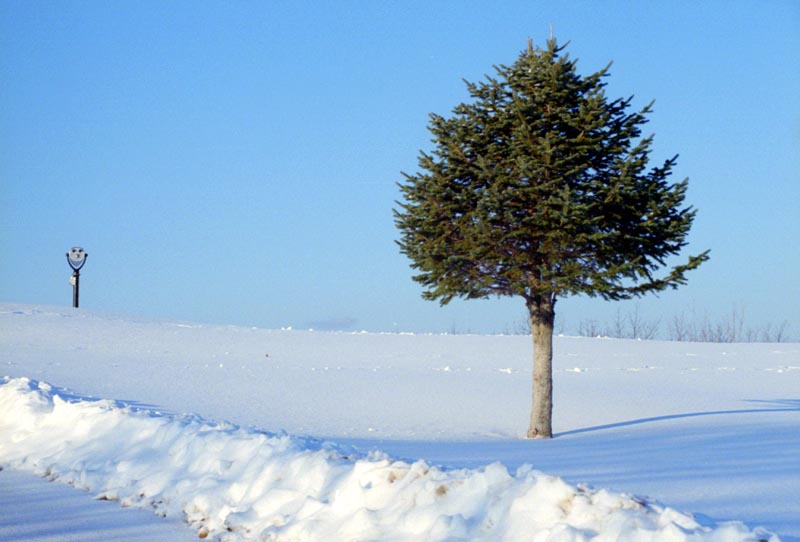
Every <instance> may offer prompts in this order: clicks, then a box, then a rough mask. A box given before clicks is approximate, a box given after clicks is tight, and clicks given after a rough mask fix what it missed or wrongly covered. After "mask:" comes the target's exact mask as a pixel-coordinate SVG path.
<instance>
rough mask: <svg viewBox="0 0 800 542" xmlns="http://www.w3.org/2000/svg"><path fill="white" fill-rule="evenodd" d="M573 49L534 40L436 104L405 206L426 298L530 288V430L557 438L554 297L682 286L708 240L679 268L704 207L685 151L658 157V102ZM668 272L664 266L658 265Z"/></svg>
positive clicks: (402, 242) (407, 249)
mask: <svg viewBox="0 0 800 542" xmlns="http://www.w3.org/2000/svg"><path fill="white" fill-rule="evenodd" d="M565 47H566V46H560V45H558V43H557V41H556V40H555V39H554V38H551V39H550V40H549V41H548V42H547V45H546V48H544V49H541V48H539V47H536V48H534V47H533V44H532V43H531V41H530V40H529V41H528V47H527V49H525V50H523V51H522V52H521V53H520V55H519V57H518V59H517V61H516V62H515V63H514V64H512V65H511V66H505V65H500V66H495V71H496V75H495V76H494V77H490V76H486V78H485V80H484V81H482V82H479V83H470V82H465V83H466V86H467V90H468V92H469V95H470V97H471V100H470V101H469V102H467V103H461V104H458V105H457V106H456V107H455V108H454V109H453V111H452V113H453V114H452V115H451V116H450V117H442V116H439V115H436V114H431V115H430V123H429V125H428V129H429V131H430V132H431V134H432V135H433V140H432V141H433V143H434V148H433V150H432V151H431V152H430V153H426V152H420V157H419V169H420V172H419V173H415V174H413V175H409V174H405V173H404V174H403V175H404V177H405V181H404V182H402V183H400V184H399V186H400V190H401V193H402V196H403V200H404V201H402V202H398V204H397V205H398V208H397V209H395V210H394V213H395V223H396V225H397V227H398V229H399V232H400V239H399V241H398V244H399V246H400V249H401V252H402V253H404V254H405V255H406V256H408V258H409V259H410V260H411V266H412V268H414V269H415V270H416V271H417V274H416V275H415V276H414V280H415V281H417V282H419V283H420V284H421V285H422V286H423V287H424V291H423V294H422V296H423V298H425V299H429V300H439V301H440V302H441V304H443V305H444V304H446V303H448V302H449V301H451V300H452V299H453V298H455V297H460V298H465V299H476V298H487V297H491V296H519V297H521V298H522V299H523V300H524V302H525V305H526V307H527V310H528V314H529V318H530V327H531V334H532V337H533V344H534V360H533V390H532V392H533V394H532V395H533V400H532V408H531V419H530V427H529V430H528V437H529V438H548V437H551V436H552V355H553V351H552V337H553V322H554V318H555V305H556V301H557V300H558V299H560V298H563V297H565V296H571V295H579V294H585V295H588V296H592V297H595V296H596V297H601V298H603V299H606V300H620V299H628V298H632V297H636V296H641V295H643V294H646V293H648V292H658V291H661V290H665V289H668V288H676V287H677V286H679V285H682V284H685V283H686V278H685V274H686V272H687V271H689V270H692V269H694V268H696V267H697V266H699V265H700V264H701V263H702V262H703V261H705V260H706V259H708V251H706V252H703V253H701V254H699V255H697V256H690V257H689V258H688V261H687V262H686V263H684V264H680V265H674V266H670V265H668V263H667V259H668V258H669V257H671V256H674V255H677V254H678V253H679V252H680V251H681V249H682V248H683V247H684V246H685V245H686V243H687V242H686V237H687V234H688V233H689V229H690V227H691V225H692V221H693V219H694V216H695V211H694V210H693V209H692V208H691V207H684V206H683V201H684V197H685V194H686V189H687V186H688V184H687V183H688V181H687V180H685V179H684V180H683V181H680V182H676V183H670V182H668V178H669V177H670V174H671V172H672V168H673V166H674V165H675V163H676V159H677V156H676V157H674V158H671V159H669V160H667V161H665V162H664V163H663V164H660V165H656V166H653V167H650V166H649V155H650V151H651V145H652V142H653V136H652V135H650V136H645V137H643V136H642V135H641V128H642V125H643V124H645V123H646V122H647V119H646V115H647V114H648V113H649V111H650V110H651V105H652V103H651V104H650V105H648V106H646V107H645V108H644V109H642V110H641V111H633V112H631V111H629V110H630V104H631V100H632V98H625V99H622V98H620V99H614V100H611V99H609V98H608V97H606V95H605V90H604V87H605V83H604V79H605V78H606V77H607V76H608V69H609V67H610V64H609V66H606V68H604V69H602V70H600V71H598V72H596V73H593V74H591V75H588V76H581V75H579V74H578V73H577V70H576V62H575V61H573V60H571V59H570V58H569V55H568V54H567V53H565V52H564V49H565ZM663 268H666V271H663V272H662V273H660V276H657V275H656V272H657V271H659V270H660V269H663Z"/></svg>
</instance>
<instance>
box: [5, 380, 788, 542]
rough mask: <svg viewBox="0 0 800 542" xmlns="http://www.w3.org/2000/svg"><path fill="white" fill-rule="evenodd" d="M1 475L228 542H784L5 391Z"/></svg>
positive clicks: (46, 393) (485, 474) (648, 506)
mask: <svg viewBox="0 0 800 542" xmlns="http://www.w3.org/2000/svg"><path fill="white" fill-rule="evenodd" d="M0 462H2V463H3V464H5V465H10V466H11V467H13V468H17V469H25V470H32V471H34V472H36V473H38V474H40V475H43V476H47V477H49V478H51V479H54V480H55V479H57V480H60V481H62V482H67V483H69V484H71V485H74V486H76V487H80V488H85V489H88V490H90V491H92V492H94V493H96V494H97V495H98V498H101V499H108V500H115V501H119V502H120V503H121V504H122V505H123V506H139V507H152V508H153V509H155V511H156V513H158V514H162V515H170V516H174V515H178V516H180V515H182V516H183V517H185V519H186V521H187V522H188V523H189V524H190V525H192V526H193V527H194V528H195V529H197V531H198V534H199V536H200V537H201V538H206V537H209V538H215V539H219V540H226V541H244V540H280V541H287V542H288V541H309V542H310V541H325V542H331V541H350V540H353V541H355V540H359V541H367V540H369V541H376V542H377V541H392V542H395V541H398V542H399V541H429V542H433V541H445V540H447V541H452V542H455V541H471V542H479V541H487V542H489V541H492V542H496V541H506V542H514V541H520V542H521V541H550V542H556V541H588V540H592V541H597V542H600V541H625V542H637V541H641V542H644V541H653V542H656V541H657V542H672V541H675V542H677V541H698V542H699V541H709V542H712V541H713V542H734V541H742V542H744V541H756V540H767V539H770V540H778V538H777V537H771V538H770V535H769V534H767V533H765V532H763V531H761V530H756V531H751V530H749V529H748V528H747V527H745V526H744V525H743V524H741V523H738V522H724V523H719V524H713V525H705V526H701V525H700V524H698V522H697V521H695V519H693V518H692V516H690V515H687V514H684V513H680V512H677V511H675V510H672V509H670V508H667V507H664V506H661V505H659V504H656V503H651V502H646V501H645V500H643V499H639V498H636V497H632V496H629V495H624V494H615V493H611V492H607V491H604V490H593V489H588V488H585V487H580V486H579V487H573V486H571V485H569V484H567V483H565V482H564V481H563V480H561V479H560V478H557V477H553V476H548V475H546V474H542V473H540V472H537V471H535V470H532V469H531V468H530V467H528V466H523V467H520V468H519V469H517V471H516V472H515V473H513V474H511V473H509V472H508V470H507V469H506V468H505V467H504V466H502V465H500V464H499V463H496V464H492V465H489V466H486V467H484V468H479V469H461V470H442V469H438V468H432V467H429V466H428V465H427V464H426V463H425V462H423V461H417V462H414V463H406V462H403V461H393V460H392V459H390V458H389V457H387V456H385V455H383V454H378V453H373V454H369V455H362V456H359V454H355V453H348V452H347V451H346V450H343V449H337V447H335V446H334V445H332V444H326V443H322V442H319V441H315V440H313V439H303V438H298V437H292V436H289V435H285V434H283V435H278V434H267V433H263V432H259V431H255V430H248V429H244V428H240V427H237V426H234V425H230V424H215V423H212V422H208V421H204V420H203V419H201V418H199V417H197V416H174V415H163V414H160V413H158V412H154V411H150V410H145V409H137V408H133V407H131V406H126V405H124V404H121V403H118V402H113V401H109V400H88V399H85V398H79V397H75V396H72V395H70V394H68V393H65V392H64V391H59V390H57V389H55V388H53V387H51V386H50V385H48V384H46V383H43V382H36V381H33V380H30V379H28V378H6V379H4V380H3V381H2V385H0Z"/></svg>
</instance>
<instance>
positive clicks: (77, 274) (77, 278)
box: [67, 247, 89, 309]
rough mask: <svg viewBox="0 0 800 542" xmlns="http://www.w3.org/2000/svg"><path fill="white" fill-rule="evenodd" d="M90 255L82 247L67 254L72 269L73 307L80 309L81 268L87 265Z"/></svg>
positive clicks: (72, 249) (75, 248)
mask: <svg viewBox="0 0 800 542" xmlns="http://www.w3.org/2000/svg"><path fill="white" fill-rule="evenodd" d="M88 257H89V254H87V253H86V251H85V250H83V249H82V248H81V247H72V248H71V249H69V252H67V263H69V266H70V267H71V268H72V276H71V277H70V279H69V283H70V284H72V306H73V307H75V308H76V309H77V308H78V296H79V295H80V289H81V267H83V266H84V264H85V263H86V258H88Z"/></svg>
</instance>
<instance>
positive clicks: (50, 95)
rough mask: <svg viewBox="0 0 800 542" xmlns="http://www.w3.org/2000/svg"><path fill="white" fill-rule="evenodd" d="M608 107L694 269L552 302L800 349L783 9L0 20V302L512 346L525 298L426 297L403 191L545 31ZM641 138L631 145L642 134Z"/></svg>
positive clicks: (566, 317) (237, 13) (501, 9)
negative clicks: (627, 123) (666, 163)
mask: <svg viewBox="0 0 800 542" xmlns="http://www.w3.org/2000/svg"><path fill="white" fill-rule="evenodd" d="M551 28H552V31H553V33H554V35H555V36H556V37H557V38H558V39H559V41H561V42H566V41H569V42H570V44H569V46H568V49H567V51H568V52H569V54H570V56H571V57H572V58H577V59H579V62H578V70H579V72H580V73H582V74H589V73H592V72H594V71H597V70H599V69H601V68H603V67H604V66H606V64H608V62H610V61H613V65H612V67H611V75H610V77H609V78H607V79H606V82H607V84H608V86H607V94H608V96H609V97H610V98H617V97H627V96H631V95H633V96H634V101H633V104H634V106H635V107H641V106H644V105H645V104H647V103H649V102H650V101H651V100H655V106H654V112H653V113H652V114H651V115H650V116H649V121H650V122H649V124H648V125H647V126H646V127H645V131H646V132H647V133H654V134H655V141H654V144H653V155H652V158H653V163H654V164H655V163H660V162H661V161H663V160H664V159H667V158H669V157H671V156H673V155H675V154H678V155H679V159H678V163H677V166H676V167H675V169H674V176H673V180H675V181H679V180H681V179H683V178H684V177H688V178H689V191H688V195H687V201H686V203H687V204H688V205H691V206H693V207H694V208H696V209H697V210H698V213H697V217H696V219H695V223H694V226H693V229H692V231H691V234H690V236H689V239H688V240H689V246H688V247H687V249H686V252H685V253H684V254H683V255H682V256H681V257H680V258H679V259H676V260H675V262H676V263H677V262H678V261H682V260H684V259H685V258H686V256H688V255H689V254H697V253H699V252H701V251H703V250H705V249H710V250H711V259H710V261H708V262H707V263H706V264H704V265H703V266H701V268H699V269H698V270H696V271H694V272H692V273H691V274H690V275H689V284H688V285H687V286H685V287H682V288H681V289H679V290H676V291H670V292H665V293H662V294H660V295H659V296H652V295H651V296H648V297H645V298H641V299H638V300H634V301H626V302H615V303H611V302H605V301H602V300H600V299H589V298H586V297H575V298H567V299H563V300H560V301H559V303H558V305H557V306H556V312H557V331H560V332H565V333H574V332H577V330H578V329H579V328H581V327H585V324H586V323H587V322H591V321H594V322H601V323H602V322H610V321H613V320H615V319H617V318H620V317H623V318H624V317H626V316H628V315H632V314H634V313H638V314H639V315H640V316H641V317H642V318H644V319H646V320H648V321H651V322H660V324H661V327H662V330H663V331H662V334H663V335H665V336H666V334H667V328H668V326H669V325H670V322H672V321H673V320H674V319H675V318H678V317H681V318H685V319H689V320H693V321H698V322H699V321H709V322H715V323H721V322H726V321H728V320H729V319H730V318H731V317H732V315H734V314H736V315H737V316H738V317H744V319H745V321H746V325H747V326H750V327H752V328H753V329H762V328H764V327H765V326H767V325H771V326H775V325H780V324H781V323H783V322H786V323H787V324H788V332H789V334H790V335H792V336H793V337H794V338H797V339H800V286H798V282H799V280H798V277H800V273H798V271H797V270H798V267H800V241H798V239H800V211H798V209H800V182H798V181H800V99H798V96H800V3H798V2H796V1H795V0H767V1H756V0H753V1H736V0H733V1H708V2H689V1H675V2H646V1H640V2H634V1H607V2H602V1H586V2H580V1H579V2H560V1H559V2H538V1H530V0H529V1H519V2H517V1H509V2H473V1H440V2H431V1H408V2H388V1H387V2H376V1H364V2H356V1H340V2H304V1H293V2H289V1H286V2H283V1H276V2H186V1H175V2H157V1H143V2H127V3H123V2H100V1H84V2H76V1H66V2H43V1H30V0H23V1H15V0H2V1H0V247H2V250H3V254H4V258H3V259H2V261H0V300H2V301H9V302H19V303H37V304H51V305H70V304H71V302H72V287H71V286H70V285H69V282H68V280H69V277H70V274H71V269H70V268H69V267H68V265H67V261H66V258H65V256H64V255H65V253H66V251H67V250H69V249H70V247H73V246H81V247H83V248H84V249H85V250H86V252H87V253H88V254H89V257H88V260H87V263H86V265H85V267H84V269H83V271H82V274H81V291H80V295H81V306H82V307H86V308H92V309H96V310H102V311H110V312H122V313H128V314H140V315H151V316H157V317H166V318H174V319H179V320H189V321H196V322H210V323H224V324H236V325H247V326H258V327H269V328H277V327H288V326H292V327H295V328H309V327H311V328H315V329H344V330H351V329H352V330H361V329H364V330H369V331H417V332H451V333H468V332H471V333H504V332H518V331H519V330H520V329H521V328H523V327H524V322H525V318H526V316H525V308H524V303H523V302H522V300H521V299H514V298H504V299H490V300H471V301H460V300H456V301H453V302H452V303H450V305H448V306H446V307H441V306H439V304H438V303H436V302H430V301H424V300H422V299H421V298H420V294H421V291H422V290H421V287H420V286H419V285H418V284H417V283H415V282H414V281H412V279H411V277H412V275H413V274H414V272H413V270H412V269H411V268H410V267H409V261H408V260H407V259H406V258H405V256H403V255H402V254H400V252H399V250H398V247H397V245H396V243H395V241H396V240H397V239H398V237H399V235H398V232H397V230H396V228H395V225H394V219H393V216H392V209H393V208H394V207H396V200H398V199H399V198H400V194H399V190H398V188H397V184H396V183H398V182H400V181H402V179H403V177H402V175H401V172H403V171H405V172H414V171H417V157H418V155H419V152H420V150H426V149H430V148H431V146H432V145H431V142H430V134H429V132H428V131H427V122H428V115H429V114H430V113H437V114H441V115H445V116H446V115H448V114H449V113H450V112H451V110H452V108H453V107H454V106H456V105H457V104H458V103H460V102H462V101H465V100H468V98H469V97H468V94H467V93H466V90H465V86H464V83H463V80H464V79H466V80H468V81H478V80H481V79H482V78H483V77H484V76H485V75H487V74H492V73H493V66H494V65H497V64H511V63H513V62H514V61H515V60H516V58H517V56H518V54H519V52H520V51H521V50H522V49H524V48H525V46H526V43H527V40H528V38H531V39H532V40H533V41H534V43H535V44H537V45H544V42H545V40H546V39H547V38H548V36H549V34H550V31H551ZM648 131H649V132H648Z"/></svg>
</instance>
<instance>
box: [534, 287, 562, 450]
mask: <svg viewBox="0 0 800 542" xmlns="http://www.w3.org/2000/svg"><path fill="white" fill-rule="evenodd" d="M527 306H528V314H529V315H530V323H531V335H532V336H533V389H532V392H533V400H532V405H531V423H530V427H529V428H528V438H551V437H552V436H553V428H552V425H553V424H552V420H553V322H554V321H555V314H556V313H555V296H552V295H545V296H538V295H537V296H533V297H531V298H530V299H528V300H527Z"/></svg>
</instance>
